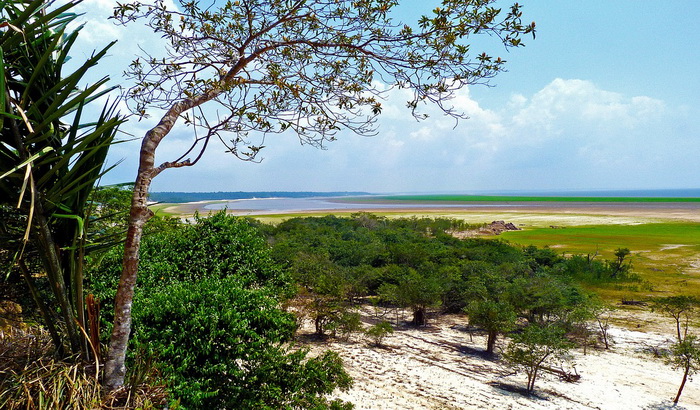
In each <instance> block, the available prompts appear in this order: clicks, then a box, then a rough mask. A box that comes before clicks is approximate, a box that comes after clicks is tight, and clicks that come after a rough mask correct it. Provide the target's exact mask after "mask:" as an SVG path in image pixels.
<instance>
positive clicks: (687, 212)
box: [159, 200, 700, 222]
mask: <svg viewBox="0 0 700 410" xmlns="http://www.w3.org/2000/svg"><path fill="white" fill-rule="evenodd" d="M228 202H233V201H228ZM245 202H250V200H246V201H245ZM333 203H338V204H343V205H348V204H351V205H352V207H351V208H347V207H341V206H338V207H334V206H333V205H332V204H333ZM212 205H216V206H217V207H218V206H220V205H222V201H220V200H219V201H198V202H189V203H183V204H162V207H159V208H160V210H161V211H162V212H165V213H166V214H169V215H172V216H179V217H191V216H192V215H193V214H194V213H195V212H199V213H200V214H201V215H206V214H208V213H211V212H217V211H218V210H219V209H215V208H214V209H212V207H211V206H212ZM378 205H379V206H378ZM428 205H430V206H428ZM446 205H448V204H445V203H440V204H437V203H435V204H426V203H419V202H412V203H410V204H406V203H395V202H391V201H386V202H383V203H381V204H377V203H363V202H359V201H352V202H350V201H342V200H341V201H337V200H333V201H327V206H325V207H324V206H317V207H310V208H309V209H304V208H295V209H254V208H252V207H246V208H239V209H228V210H227V213H228V214H232V215H238V216H252V217H257V216H260V217H284V216H287V215H289V216H290V217H293V216H295V215H309V214H312V215H316V214H318V215H328V214H338V215H346V214H351V213H356V212H369V213H374V214H379V215H382V214H397V215H398V216H411V215H426V216H434V217H441V216H446V217H457V218H459V217H460V216H464V215H475V214H485V215H484V216H487V215H493V214H505V215H517V214H521V215H522V214H532V215H538V216H542V215H568V216H572V217H573V216H578V215H580V216H582V217H585V216H591V215H592V216H605V217H628V218H630V217H633V218H641V219H643V220H645V221H644V222H653V221H654V220H667V221H668V220H671V221H678V222H683V221H685V222H700V203H697V202H529V203H523V202H489V203H484V202H471V203H459V204H449V205H450V206H446ZM220 209H224V207H223V206H222V207H221V208H220Z"/></svg>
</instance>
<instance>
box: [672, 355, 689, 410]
mask: <svg viewBox="0 0 700 410" xmlns="http://www.w3.org/2000/svg"><path fill="white" fill-rule="evenodd" d="M689 370H690V364H689V363H688V364H686V366H685V372H683V381H682V382H681V387H680V388H679V389H678V394H676V398H675V399H673V403H674V404H678V400H680V398H681V393H683V387H685V382H686V380H688V371H689Z"/></svg>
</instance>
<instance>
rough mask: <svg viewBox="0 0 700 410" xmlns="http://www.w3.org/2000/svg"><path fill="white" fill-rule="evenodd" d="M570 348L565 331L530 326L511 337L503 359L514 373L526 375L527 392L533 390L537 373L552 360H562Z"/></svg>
mask: <svg viewBox="0 0 700 410" xmlns="http://www.w3.org/2000/svg"><path fill="white" fill-rule="evenodd" d="M570 348H571V343H569V341H568V340H567V339H566V337H565V331H564V329H563V328H562V327H560V326H557V325H539V324H531V325H529V326H527V327H526V328H525V329H523V331H522V332H520V333H516V334H514V335H513V340H512V341H511V342H510V343H509V344H508V347H507V348H506V350H505V352H504V353H503V359H504V360H505V361H506V363H508V365H510V366H511V367H513V368H514V369H515V370H516V371H517V370H522V371H524V372H525V373H526V374H527V392H528V393H532V391H533V390H534V389H535V380H536V379H537V373H538V372H539V370H540V369H541V368H542V366H545V365H546V364H547V363H548V362H550V361H552V360H553V359H562V358H564V357H565V355H566V353H567V352H568V351H569V349H570Z"/></svg>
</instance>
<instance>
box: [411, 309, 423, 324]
mask: <svg viewBox="0 0 700 410" xmlns="http://www.w3.org/2000/svg"><path fill="white" fill-rule="evenodd" d="M413 326H425V308H424V307H418V308H416V309H415V310H414V311H413Z"/></svg>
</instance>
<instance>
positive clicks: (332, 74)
mask: <svg viewBox="0 0 700 410" xmlns="http://www.w3.org/2000/svg"><path fill="white" fill-rule="evenodd" d="M173 3H174V4H173ZM398 3H399V2H398V1H397V0H237V1H215V2H212V1H209V2H202V3H200V2H199V1H197V0H178V1H173V2H171V1H164V0H155V2H149V4H145V3H140V2H131V3H124V4H120V5H119V6H118V7H117V8H116V9H115V14H114V18H115V19H116V21H117V22H118V23H120V24H125V25H128V24H130V23H133V22H143V23H144V24H146V25H147V26H148V27H149V28H151V29H152V30H153V31H155V32H156V33H157V34H159V35H161V36H162V38H163V39H164V40H165V41H166V43H167V47H166V49H165V52H164V54H163V55H158V56H156V55H144V56H141V57H140V58H138V59H136V60H135V61H134V62H133V63H132V64H131V65H130V66H129V69H128V71H127V75H128V76H129V77H130V78H131V79H132V80H133V81H134V86H133V87H132V88H131V89H129V90H128V91H127V97H128V99H129V101H130V104H131V106H130V108H131V110H132V111H133V113H134V114H136V115H138V116H141V117H144V116H147V115H148V114H150V113H153V112H158V113H159V115H160V114H162V116H161V117H160V121H159V122H158V124H157V125H156V126H155V127H153V128H152V129H150V130H149V131H148V132H147V133H146V134H145V136H144V137H143V141H142V144H141V151H140V157H139V158H140V159H139V169H138V174H137V177H136V181H135V185H134V192H133V197H132V204H131V211H130V219H129V228H128V231H127V240H126V245H125V249H124V259H123V272H122V276H121V280H120V284H119V287H118V289H117V296H116V299H115V319H114V327H113V332H112V335H111V339H110V350H109V355H108V357H107V362H106V364H105V379H104V380H105V386H106V387H107V388H108V389H115V388H117V387H119V386H121V385H122V384H123V381H124V373H125V367H124V358H125V353H126V348H127V342H128V338H129V333H130V325H131V301H132V299H133V294H134V286H135V283H136V274H137V269H138V250H139V244H140V240H141V233H142V229H143V226H144V224H145V223H146V221H147V220H148V219H149V218H150V217H151V216H152V215H153V213H152V212H151V211H150V210H149V209H148V206H147V196H148V190H149V187H150V185H151V181H152V180H153V178H155V177H156V176H157V175H158V174H160V173H161V172H163V171H164V170H166V169H169V168H179V167H186V166H192V165H194V164H195V163H197V161H198V160H199V159H200V158H201V156H202V153H203V152H204V151H205V149H206V148H207V146H208V144H209V143H210V142H211V141H212V140H219V141H220V142H221V143H223V145H224V146H225V147H226V150H227V151H228V152H230V153H232V154H233V155H235V156H237V157H238V158H241V159H243V160H253V159H255V157H256V154H257V153H258V152H259V151H260V149H261V148H262V145H263V143H262V142H258V143H255V142H249V141H253V138H256V137H260V138H261V140H263V139H264V136H265V135H267V134H270V133H290V134H294V135H296V136H298V138H299V139H300V140H301V141H302V142H303V143H308V144H311V145H312V146H323V145H324V144H325V143H326V142H328V141H332V140H334V139H335V137H336V135H337V134H338V132H339V131H341V130H350V131H353V132H356V133H358V134H363V135H370V134H373V132H374V130H375V119H376V117H377V115H379V114H380V113H381V103H380V100H381V95H382V94H383V93H384V92H386V91H383V90H386V89H387V87H386V85H389V86H392V87H398V88H403V89H406V90H410V91H411V92H412V97H411V98H410V100H409V101H408V108H409V109H410V111H411V112H412V114H413V115H414V116H415V117H416V118H418V119H421V118H424V117H425V115H424V114H423V113H422V112H421V108H422V106H423V104H425V103H432V104H436V105H437V106H438V107H439V108H440V109H442V111H444V112H445V113H446V114H447V115H451V116H454V117H457V118H458V117H460V116H461V113H459V112H455V111H454V110H453V109H452V108H451V107H450V106H449V105H447V104H446V102H447V100H449V99H450V98H451V97H452V96H453V95H454V93H455V92H456V91H457V90H459V89H460V88H462V87H465V86H467V85H472V84H480V83H487V82H488V80H489V79H490V78H492V77H494V76H495V75H496V74H497V73H498V72H500V71H502V70H503V69H504V64H505V61H504V60H503V59H501V58H500V57H493V56H491V55H490V54H489V53H485V52H482V53H479V52H474V51H473V50H472V48H471V47H470V39H471V38H472V36H474V35H479V34H482V35H485V36H484V37H490V38H491V39H493V40H495V43H496V44H499V45H500V44H502V45H503V48H504V49H507V48H511V47H518V46H521V45H522V42H521V37H522V36H523V35H524V34H527V33H531V34H533V35H534V31H535V24H534V23H531V24H524V23H523V22H522V13H521V7H520V6H519V5H518V4H517V3H516V4H514V5H513V6H511V7H510V8H509V9H508V10H506V11H505V12H504V11H502V10H501V9H499V8H496V7H495V6H494V5H493V3H494V1H493V0H443V1H442V4H441V6H440V7H438V8H436V9H435V10H433V11H432V13H431V14H430V15H429V16H423V17H421V18H420V19H418V21H417V22H416V23H415V24H412V25H411V24H404V23H402V22H399V21H396V20H394V19H392V14H394V12H395V10H396V8H397V6H398ZM177 121H182V122H183V123H184V124H186V125H189V126H191V127H192V129H193V130H194V135H195V137H194V141H193V144H192V146H191V147H190V148H189V150H187V151H186V152H185V153H184V154H183V155H182V156H181V157H180V158H176V159H173V160H172V161H166V162H162V163H160V164H157V163H156V162H155V155H156V150H157V148H158V145H159V144H160V143H161V141H162V140H163V138H165V137H166V136H167V135H168V134H169V133H170V132H171V131H172V129H173V127H174V126H175V124H176V122H177Z"/></svg>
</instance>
